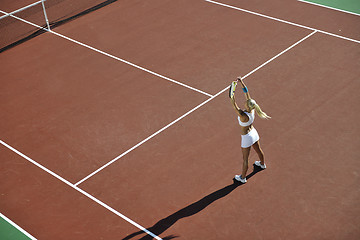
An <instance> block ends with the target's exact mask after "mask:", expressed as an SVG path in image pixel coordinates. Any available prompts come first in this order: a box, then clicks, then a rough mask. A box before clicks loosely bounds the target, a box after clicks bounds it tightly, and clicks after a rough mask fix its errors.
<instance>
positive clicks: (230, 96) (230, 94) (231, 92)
mask: <svg viewBox="0 0 360 240" xmlns="http://www.w3.org/2000/svg"><path fill="white" fill-rule="evenodd" d="M236 85H237V81H233V82H232V83H231V85H230V88H229V98H232V97H233V96H234V94H235V88H236Z"/></svg>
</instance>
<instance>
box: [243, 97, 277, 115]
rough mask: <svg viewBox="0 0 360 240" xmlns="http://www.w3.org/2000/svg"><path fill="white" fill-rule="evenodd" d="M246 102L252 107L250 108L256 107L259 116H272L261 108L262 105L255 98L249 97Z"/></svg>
mask: <svg viewBox="0 0 360 240" xmlns="http://www.w3.org/2000/svg"><path fill="white" fill-rule="evenodd" d="M246 104H247V106H248V107H249V108H250V110H253V109H254V108H255V111H256V113H257V115H258V116H259V117H261V118H264V119H269V118H271V117H270V116H268V115H267V114H266V113H265V112H263V111H262V110H261V108H260V106H259V105H258V104H257V103H256V101H255V100H254V99H248V100H247V101H246Z"/></svg>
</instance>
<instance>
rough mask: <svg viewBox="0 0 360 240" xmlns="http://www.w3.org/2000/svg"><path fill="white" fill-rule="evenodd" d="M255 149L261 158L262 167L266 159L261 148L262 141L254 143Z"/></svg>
mask: <svg viewBox="0 0 360 240" xmlns="http://www.w3.org/2000/svg"><path fill="white" fill-rule="evenodd" d="M253 148H254V150H255V152H256V153H257V155H258V156H259V159H260V163H261V165H264V164H265V157H264V152H263V150H262V149H261V147H260V141H257V142H256V143H254V145H253Z"/></svg>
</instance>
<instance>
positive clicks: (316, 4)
mask: <svg viewBox="0 0 360 240" xmlns="http://www.w3.org/2000/svg"><path fill="white" fill-rule="evenodd" d="M297 1H298V2H302V3H308V4H311V5H315V6H318V7H323V8H328V9H331V10H336V11H339V12H344V13H349V14H353V15H356V16H360V14H358V13H354V12H350V11H346V10H342V9H339V8H334V7H329V6H326V5H322V4H319V3H313V2H307V1H303V0H297Z"/></svg>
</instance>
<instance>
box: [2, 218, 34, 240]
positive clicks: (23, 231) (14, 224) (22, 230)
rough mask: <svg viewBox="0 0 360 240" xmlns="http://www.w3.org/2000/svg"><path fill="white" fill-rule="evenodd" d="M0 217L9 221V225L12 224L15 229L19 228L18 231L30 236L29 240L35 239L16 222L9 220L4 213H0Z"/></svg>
mask: <svg viewBox="0 0 360 240" xmlns="http://www.w3.org/2000/svg"><path fill="white" fill-rule="evenodd" d="M0 217H1V218H3V219H5V220H6V221H7V222H8V223H10V224H11V225H13V226H14V227H15V228H16V229H17V230H19V231H20V232H22V233H23V234H24V235H26V236H27V237H28V238H30V239H31V240H37V239H36V238H34V237H33V236H31V235H30V234H29V233H28V232H26V231H25V230H24V229H22V228H21V227H20V226H19V225H17V224H16V223H14V222H13V221H11V220H10V219H9V218H7V217H6V216H5V215H4V214H2V213H0Z"/></svg>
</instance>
